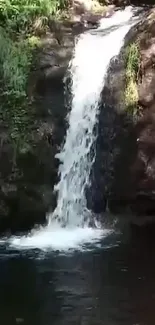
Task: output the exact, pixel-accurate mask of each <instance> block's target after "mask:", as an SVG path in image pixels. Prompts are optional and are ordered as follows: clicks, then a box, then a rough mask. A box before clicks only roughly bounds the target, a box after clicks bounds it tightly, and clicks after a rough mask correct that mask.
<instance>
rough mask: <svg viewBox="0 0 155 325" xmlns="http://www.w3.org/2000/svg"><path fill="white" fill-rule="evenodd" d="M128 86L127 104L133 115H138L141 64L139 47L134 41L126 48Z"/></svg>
mask: <svg viewBox="0 0 155 325" xmlns="http://www.w3.org/2000/svg"><path fill="white" fill-rule="evenodd" d="M125 64H126V87H125V106H126V109H128V112H129V113H130V114H132V115H133V116H135V115H137V110H138V105H137V103H138V89H137V81H138V71H139V65H140V54H139V48H138V45H137V44H136V43H132V44H131V45H129V46H128V47H127V49H126V53H125Z"/></svg>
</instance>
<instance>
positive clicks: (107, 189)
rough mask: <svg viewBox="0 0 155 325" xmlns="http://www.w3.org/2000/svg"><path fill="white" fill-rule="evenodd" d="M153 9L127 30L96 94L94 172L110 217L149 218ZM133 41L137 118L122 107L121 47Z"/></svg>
mask: <svg viewBox="0 0 155 325" xmlns="http://www.w3.org/2000/svg"><path fill="white" fill-rule="evenodd" d="M154 17H155V9H152V10H151V11H149V12H146V15H145V19H144V20H143V21H141V22H140V24H139V25H138V27H137V26H136V27H133V28H132V30H131V31H130V32H129V34H128V35H127V37H126V42H125V47H124V48H122V51H121V53H120V55H119V57H118V58H117V60H114V61H113V62H112V64H111V67H110V69H109V73H108V77H107V80H106V84H105V87H104V89H103V94H102V105H101V109H100V117H99V138H98V140H97V141H98V151H97V157H98V158H97V161H98V163H97V168H98V170H99V171H100V175H102V177H99V184H98V185H99V186H100V188H102V191H103V193H104V195H105V197H106V198H107V201H108V207H109V209H110V211H111V212H113V213H120V214H124V215H130V214H133V215H137V216H140V215H146V216H150V215H151V216H152V215H155V196H154V193H155V176H154V175H155V90H154V84H155V69H154V60H155V48H154V39H155V20H154ZM136 41H138V44H139V49H140V60H141V61H140V68H139V74H138V83H137V87H138V94H139V99H138V105H139V110H138V112H137V117H136V118H134V116H133V115H132V113H131V112H130V111H129V110H128V109H127V108H126V106H125V102H124V91H125V60H124V55H123V53H125V52H124V51H125V48H126V46H127V45H128V44H131V43H132V42H136Z"/></svg>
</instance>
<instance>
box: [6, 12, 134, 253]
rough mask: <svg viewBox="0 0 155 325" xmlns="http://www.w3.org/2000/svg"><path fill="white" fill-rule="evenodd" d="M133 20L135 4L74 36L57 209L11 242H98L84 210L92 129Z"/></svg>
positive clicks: (60, 244) (43, 244)
mask: <svg viewBox="0 0 155 325" xmlns="http://www.w3.org/2000/svg"><path fill="white" fill-rule="evenodd" d="M136 22H137V17H136V16H135V14H134V10H133V8H132V7H126V9H125V10H122V11H121V10H119V11H117V12H116V13H115V14H114V15H113V16H112V17H111V18H104V19H102V20H101V22H100V26H99V28H98V29H96V30H92V31H89V32H86V33H84V34H82V35H81V36H80V37H79V38H78V40H77V42H76V45H75V51H74V56H73V59H72V61H71V64H70V66H69V70H70V74H71V79H72V86H71V87H72V89H71V92H72V97H73V98H72V106H71V111H70V113H69V116H68V122H69V127H68V131H67V134H66V139H65V143H64V146H63V148H62V150H61V152H60V153H59V154H57V157H58V158H59V160H60V162H61V164H60V167H59V176H60V181H59V183H58V184H57V185H56V187H55V189H56V190H57V192H58V200H57V207H56V209H55V211H54V213H53V214H50V215H49V216H48V218H49V223H48V226H47V227H46V228H43V229H42V230H39V231H34V232H33V233H31V235H29V236H28V237H22V238H14V239H13V240H12V243H13V244H14V245H18V246H21V247H40V248H44V247H49V246H51V247H52V248H54V249H55V248H56V249H66V248H67V249H68V248H74V247H76V246H77V245H79V244H80V245H81V243H82V244H83V242H89V241H91V240H92V239H94V240H96V238H98V236H99V237H100V236H103V233H106V232H107V231H106V230H105V231H104V230H103V229H102V230H101V229H100V230H99V229H96V230H94V229H90V228H88V225H89V222H90V218H91V213H90V212H89V211H88V210H87V204H86V197H85V189H86V187H87V186H89V182H90V172H91V168H92V165H93V163H94V159H95V157H94V155H92V152H91V149H92V146H93V144H94V142H95V138H96V135H95V133H94V127H95V125H96V123H97V116H98V107H99V102H100V95H101V91H102V89H103V87H104V81H105V78H106V72H107V69H108V67H109V65H110V61H111V59H112V58H113V57H115V56H116V55H118V54H119V52H120V49H121V47H122V45H123V42H124V38H125V35H126V34H127V32H128V31H129V30H130V28H131V26H132V25H134V24H135V23H136ZM63 226H66V228H62V227H63Z"/></svg>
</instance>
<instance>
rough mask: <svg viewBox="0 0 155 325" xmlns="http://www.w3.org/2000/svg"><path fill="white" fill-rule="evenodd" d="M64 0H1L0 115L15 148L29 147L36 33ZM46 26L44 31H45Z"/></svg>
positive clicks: (62, 6)
mask: <svg viewBox="0 0 155 325" xmlns="http://www.w3.org/2000/svg"><path fill="white" fill-rule="evenodd" d="M65 1H66V0H0V48H1V50H0V118H1V119H3V121H4V123H5V124H7V126H8V128H9V131H10V139H11V141H12V143H13V145H14V147H15V148H16V150H18V151H20V152H21V151H22V152H25V150H29V149H30V142H31V138H30V137H31V134H32V132H31V131H32V126H33V123H34V122H33V117H34V114H33V113H34V112H33V108H32V105H30V104H29V100H28V96H27V84H28V77H29V74H30V69H31V64H32V57H33V49H34V48H36V47H38V46H40V39H39V38H38V36H36V35H40V34H39V32H40V31H41V32H42V31H45V30H46V27H47V26H48V22H49V19H50V18H51V16H52V15H56V14H57V12H58V11H59V9H61V8H64V6H65ZM44 29H45V30H44Z"/></svg>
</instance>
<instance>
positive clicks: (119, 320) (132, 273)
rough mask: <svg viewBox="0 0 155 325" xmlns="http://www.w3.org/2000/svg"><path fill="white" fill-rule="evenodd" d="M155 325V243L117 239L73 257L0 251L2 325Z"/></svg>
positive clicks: (142, 237)
mask: <svg viewBox="0 0 155 325" xmlns="http://www.w3.org/2000/svg"><path fill="white" fill-rule="evenodd" d="M17 323H18V324H27V325H69V324H73V325H74V324H77V325H101V324H103V325H151V324H152V325H154V324H155V239H154V238H153V235H152V234H151V236H150V235H149V234H148V232H144V233H141V232H140V233H133V232H132V231H131V230H129V231H126V232H124V234H113V235H110V236H109V237H108V238H106V239H105V240H104V242H103V247H102V248H100V249H99V248H96V249H95V248H94V249H93V250H92V251H89V252H75V253H74V254H72V255H66V256H65V255H63V256H61V255H59V254H58V253H52V252H50V253H48V254H46V255H43V253H41V254H40V253H39V252H38V251H29V252H20V251H13V250H8V249H7V248H5V247H4V246H1V249H0V324H1V325H12V324H17Z"/></svg>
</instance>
